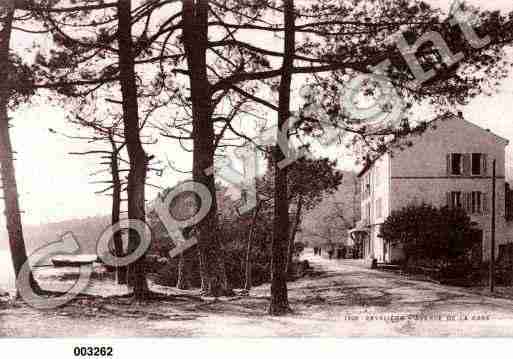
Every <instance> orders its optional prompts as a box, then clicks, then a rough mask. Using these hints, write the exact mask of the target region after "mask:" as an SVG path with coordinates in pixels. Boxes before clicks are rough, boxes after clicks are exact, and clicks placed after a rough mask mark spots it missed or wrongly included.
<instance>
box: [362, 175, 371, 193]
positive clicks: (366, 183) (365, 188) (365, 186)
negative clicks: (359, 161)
mask: <svg viewBox="0 0 513 359" xmlns="http://www.w3.org/2000/svg"><path fill="white" fill-rule="evenodd" d="M362 193H363V195H364V197H367V196H368V195H370V173H367V174H366V175H365V176H364V177H363V180H362Z"/></svg>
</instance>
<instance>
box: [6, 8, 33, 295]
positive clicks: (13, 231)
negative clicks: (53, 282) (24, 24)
mask: <svg viewBox="0 0 513 359" xmlns="http://www.w3.org/2000/svg"><path fill="white" fill-rule="evenodd" d="M14 11H15V9H14V1H6V2H5V3H4V4H3V5H2V6H0V16H1V17H2V20H3V21H2V30H1V33H0V166H1V169H0V174H1V177H2V178H1V180H2V188H3V194H4V204H5V218H6V225H7V234H8V236H9V249H10V251H11V258H12V263H13V266H14V274H15V275H16V278H18V274H19V272H20V270H21V268H22V267H23V265H24V264H25V263H26V262H27V261H28V257H27V250H26V248H25V240H24V238H23V228H22V224H21V213H20V205H19V201H18V186H17V183H16V174H15V171H14V161H13V151H12V145H11V138H10V134H9V117H8V113H7V106H8V103H9V95H10V92H11V89H10V83H11V81H9V69H10V68H11V65H10V61H9V50H10V40H11V32H12V22H13V17H14ZM29 283H30V285H31V287H32V289H33V290H34V292H35V293H39V294H41V293H42V290H41V288H40V287H39V285H38V283H37V282H36V281H35V279H34V277H33V275H32V272H30V277H29Z"/></svg>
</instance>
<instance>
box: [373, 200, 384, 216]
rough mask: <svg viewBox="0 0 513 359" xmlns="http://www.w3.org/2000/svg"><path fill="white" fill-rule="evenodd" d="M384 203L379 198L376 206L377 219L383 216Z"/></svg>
mask: <svg viewBox="0 0 513 359" xmlns="http://www.w3.org/2000/svg"><path fill="white" fill-rule="evenodd" d="M382 202H383V201H382V200H381V198H378V199H377V200H376V204H375V206H376V218H381V216H383V209H382V207H383V203H382Z"/></svg>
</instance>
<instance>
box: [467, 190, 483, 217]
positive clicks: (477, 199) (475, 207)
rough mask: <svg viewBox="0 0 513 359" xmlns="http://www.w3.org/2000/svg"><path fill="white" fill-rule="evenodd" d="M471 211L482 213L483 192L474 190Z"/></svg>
mask: <svg viewBox="0 0 513 359" xmlns="http://www.w3.org/2000/svg"><path fill="white" fill-rule="evenodd" d="M470 204H471V205H470V208H469V209H470V213H473V214H476V213H482V212H483V209H482V206H481V192H476V191H474V192H472V194H471V203H470Z"/></svg>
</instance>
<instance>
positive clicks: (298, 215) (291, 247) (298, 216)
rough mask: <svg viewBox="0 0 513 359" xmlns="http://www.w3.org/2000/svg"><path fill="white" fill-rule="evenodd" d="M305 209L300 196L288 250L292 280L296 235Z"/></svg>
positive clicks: (289, 271)
mask: <svg viewBox="0 0 513 359" xmlns="http://www.w3.org/2000/svg"><path fill="white" fill-rule="evenodd" d="M302 209H303V196H299V199H298V200H297V207H296V214H295V218H294V225H293V226H292V231H291V232H290V239H289V248H288V250H287V253H288V254H287V276H288V277H289V278H292V274H293V273H292V258H293V256H294V242H295V240H296V233H297V230H298V228H299V224H300V223H301V212H302Z"/></svg>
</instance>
